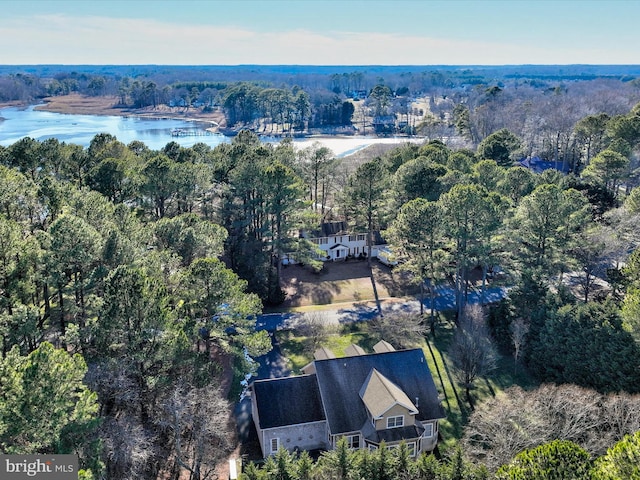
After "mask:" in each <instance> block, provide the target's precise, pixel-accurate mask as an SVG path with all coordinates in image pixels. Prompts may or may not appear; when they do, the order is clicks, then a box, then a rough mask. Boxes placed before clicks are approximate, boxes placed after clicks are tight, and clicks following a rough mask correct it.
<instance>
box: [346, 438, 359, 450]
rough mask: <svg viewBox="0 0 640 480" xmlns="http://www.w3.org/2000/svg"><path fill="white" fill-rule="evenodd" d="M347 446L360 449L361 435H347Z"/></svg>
mask: <svg viewBox="0 0 640 480" xmlns="http://www.w3.org/2000/svg"><path fill="white" fill-rule="evenodd" d="M347 446H348V447H349V448H351V449H354V450H357V449H358V448H360V435H347Z"/></svg>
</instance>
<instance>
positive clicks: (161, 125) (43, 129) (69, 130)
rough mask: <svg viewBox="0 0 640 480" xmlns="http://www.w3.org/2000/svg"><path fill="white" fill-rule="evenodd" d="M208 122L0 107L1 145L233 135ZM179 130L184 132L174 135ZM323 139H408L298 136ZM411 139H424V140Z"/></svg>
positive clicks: (340, 144) (160, 141)
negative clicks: (103, 136)
mask: <svg viewBox="0 0 640 480" xmlns="http://www.w3.org/2000/svg"><path fill="white" fill-rule="evenodd" d="M209 126H210V124H209V123H206V122H187V121H184V120H174V119H168V118H162V119H155V118H139V117H121V116H116V115H113V116H107V115H77V114H62V113H53V112H46V111H42V110H34V107H33V106H31V107H27V108H16V107H10V108H3V109H0V145H3V146H8V145H12V144H13V143H15V142H17V141H18V140H20V139H21V138H24V137H31V138H33V139H35V140H38V141H43V140H46V139H47V138H57V139H58V140H59V141H61V142H66V143H74V144H77V145H82V146H83V147H87V146H89V143H90V142H91V140H92V139H93V137H95V136H96V135H97V134H99V133H109V134H111V135H113V136H115V137H116V138H117V139H118V140H119V141H121V142H122V143H124V144H128V143H130V142H132V141H134V140H139V141H141V142H143V143H144V144H145V145H147V146H148V147H149V148H151V149H152V150H160V149H162V148H163V147H164V146H165V145H166V144H167V143H169V142H177V143H178V144H180V145H182V146H184V147H191V146H193V145H194V144H196V143H205V144H207V145H209V146H211V147H215V146H216V145H219V144H220V143H223V142H230V141H231V138H229V137H225V136H223V135H220V134H210V133H209V132H207V131H206V128H208V127H209ZM172 132H180V133H181V135H179V136H175V135H172ZM263 141H265V142H270V143H274V142H277V140H276V139H273V138H269V137H264V138H263ZM316 141H318V142H320V143H321V144H323V145H325V146H326V147H328V148H330V149H331V150H332V151H333V153H334V154H335V155H336V156H339V157H344V156H347V155H350V154H352V153H354V152H356V151H358V150H361V149H363V148H365V147H367V146H369V145H372V144H375V143H394V144H396V143H397V144H399V143H404V142H407V141H409V140H408V139H407V138H376V137H331V136H327V137H319V138H303V139H295V140H294V143H295V145H297V146H298V147H299V148H305V147H307V146H309V145H311V144H312V143H313V142H316ZM411 141H416V142H422V140H421V139H411Z"/></svg>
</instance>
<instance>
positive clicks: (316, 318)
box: [296, 311, 337, 353]
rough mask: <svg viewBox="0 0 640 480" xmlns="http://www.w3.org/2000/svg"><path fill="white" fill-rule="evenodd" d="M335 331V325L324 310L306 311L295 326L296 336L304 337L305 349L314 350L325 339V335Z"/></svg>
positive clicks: (308, 351)
mask: <svg viewBox="0 0 640 480" xmlns="http://www.w3.org/2000/svg"><path fill="white" fill-rule="evenodd" d="M336 331H337V325H336V324H333V323H332V322H331V319H330V318H329V316H328V315H327V313H326V312H322V311H317V312H307V313H305V314H304V316H303V317H302V319H301V321H300V323H299V324H298V325H297V326H296V333H297V335H298V336H301V337H306V341H305V350H306V351H307V353H313V352H315V351H316V350H317V349H318V348H320V346H321V345H322V344H323V343H324V342H325V341H326V340H327V337H328V336H329V335H331V334H332V333H335V332H336Z"/></svg>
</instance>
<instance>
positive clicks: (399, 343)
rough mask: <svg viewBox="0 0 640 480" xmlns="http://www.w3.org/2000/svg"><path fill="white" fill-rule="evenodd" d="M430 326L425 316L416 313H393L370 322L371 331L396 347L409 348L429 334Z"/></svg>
mask: <svg viewBox="0 0 640 480" xmlns="http://www.w3.org/2000/svg"><path fill="white" fill-rule="evenodd" d="M427 331H428V327H427V326H426V325H425V323H424V321H423V318H422V317H420V316H419V315H416V314H415V313H404V312H398V313H392V314H388V315H385V316H384V317H376V318H375V319H374V320H372V321H371V322H370V323H369V332H370V333H371V334H373V335H374V336H375V337H377V338H379V339H380V340H385V341H386V342H389V343H390V344H391V345H393V346H394V347H396V348H407V347H412V346H415V345H417V344H419V343H420V342H421V341H422V340H423V339H424V336H425V335H426V334H427Z"/></svg>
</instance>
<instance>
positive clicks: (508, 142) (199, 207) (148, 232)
mask: <svg viewBox="0 0 640 480" xmlns="http://www.w3.org/2000/svg"><path fill="white" fill-rule="evenodd" d="M327 68H328V67H327ZM357 73H362V72H356V75H351V74H347V75H343V74H339V75H338V74H333V73H328V74H325V75H321V74H316V75H315V76H314V75H311V76H309V77H308V78H307V77H306V76H305V75H303V74H302V73H301V74H300V75H298V76H294V79H293V80H292V83H291V84H284V83H281V84H280V86H278V87H274V86H273V85H268V84H266V83H264V84H262V86H260V85H255V84H254V83H251V82H252V81H253V79H251V78H243V79H237V82H236V79H235V78H234V79H232V80H229V82H228V83H227V82H225V83H224V86H223V85H222V84H220V85H217V84H214V82H216V81H217V80H214V79H213V78H214V77H213V76H212V77H211V78H212V80H211V82H209V80H206V81H204V80H201V81H200V83H197V84H194V85H191V84H188V83H186V82H188V81H191V80H189V79H187V80H185V79H180V81H181V82H183V83H182V84H177V83H171V84H169V83H167V84H166V85H167V86H169V90H170V91H171V92H174V90H175V91H177V90H180V89H184V90H185V91H187V92H193V89H194V88H195V89H196V90H198V92H200V93H202V92H203V91H204V90H206V88H209V89H212V90H216V91H217V94H220V95H221V96H220V98H219V99H218V100H214V103H219V105H221V106H222V108H224V109H226V110H225V114H226V115H227V116H228V115H232V114H233V115H236V116H238V118H236V120H237V121H238V122H240V123H241V124H243V125H244V126H247V125H249V124H250V123H251V122H253V121H254V120H255V118H258V117H260V118H263V117H261V116H262V115H263V114H262V113H260V114H257V113H256V114H255V115H256V116H254V115H253V114H252V115H249V117H247V118H246V119H243V118H241V117H242V114H243V110H242V109H236V111H235V113H232V110H233V109H232V108H231V107H230V106H229V105H231V104H229V105H228V106H227V107H225V106H224V104H225V100H224V99H225V98H226V99H227V100H228V99H229V98H231V97H230V95H232V94H231V93H230V92H233V91H237V89H242V88H245V87H246V88H249V86H251V88H258V89H260V88H263V89H272V88H275V89H276V90H277V89H280V90H282V91H285V90H286V91H287V92H290V93H291V95H293V92H294V90H295V89H294V87H295V86H296V85H297V86H298V87H299V89H298V90H297V97H293V98H300V97H303V98H304V96H303V94H302V92H307V95H308V97H309V102H310V105H311V107H310V110H309V111H308V114H307V115H309V117H304V118H305V120H303V123H304V129H307V128H309V126H308V125H309V121H310V120H309V118H310V116H312V115H313V111H314V108H317V106H318V104H316V103H315V101H314V100H313V99H314V98H316V95H320V94H319V93H318V92H320V91H322V92H325V93H326V92H331V95H332V97H331V98H337V99H338V100H337V102H338V103H336V105H338V104H339V105H343V104H344V102H347V103H349V104H353V103H354V99H353V98H352V97H351V98H349V97H348V96H347V94H346V93H345V92H347V93H348V92H350V91H352V90H361V89H362V90H365V91H366V95H367V100H366V101H367V102H371V105H372V108H374V109H375V108H376V105H378V106H379V107H380V108H383V107H384V108H386V109H389V111H392V109H393V108H395V107H393V105H396V103H395V102H396V101H398V100H399V99H400V98H401V97H403V95H407V96H413V95H421V96H424V97H425V98H428V99H429V102H428V104H429V116H428V118H430V120H428V121H427V120H425V121H424V122H423V124H422V125H417V127H420V128H419V129H418V128H417V131H416V132H415V133H416V134H417V133H420V134H421V135H424V136H425V140H424V142H423V143H421V144H414V143H406V144H401V145H400V146H398V147H395V148H393V149H390V150H388V151H386V152H379V151H377V150H374V152H376V153H375V154H374V155H372V156H371V158H367V157H366V155H364V156H360V157H358V159H357V160H356V159H352V158H350V157H344V158H336V157H335V156H334V155H333V154H332V152H331V151H330V150H328V149H327V148H325V147H323V146H322V145H321V144H319V143H318V144H315V145H313V146H312V147H309V148H305V149H302V150H300V149H296V148H295V145H294V143H293V142H292V141H291V140H290V139H287V138H285V139H283V140H282V141H281V142H280V143H278V144H268V143H264V142H262V141H261V140H260V137H259V135H258V134H257V133H256V132H252V131H250V130H247V129H241V130H240V131H239V133H238V134H237V135H236V136H235V137H234V138H233V139H232V141H231V142H230V143H228V144H227V143H225V144H221V145H219V146H217V147H215V148H211V147H208V146H207V145H204V144H196V145H194V146H193V147H181V146H180V145H178V144H177V143H175V142H171V143H168V144H167V145H166V146H165V147H164V148H162V149H161V150H151V149H149V148H148V147H147V146H145V145H144V144H143V143H141V142H138V141H134V142H132V143H130V144H127V145H125V144H123V143H121V142H119V141H118V139H117V138H116V137H113V136H111V135H108V134H100V133H98V134H96V135H95V137H94V139H93V140H92V142H91V144H90V145H89V146H88V147H86V148H84V147H82V146H79V145H72V144H65V143H64V142H59V141H58V140H56V139H46V140H36V139H31V138H24V139H22V140H20V141H18V142H16V143H14V144H13V145H10V146H7V147H0V347H1V352H2V355H1V359H0V385H1V386H2V387H1V389H0V452H3V453H25V454H28V453H54V452H55V453H71V452H73V453H77V454H78V455H79V458H80V464H81V468H82V471H81V478H85V479H89V478H96V479H97V478H108V479H118V478H175V479H178V478H191V479H194V480H195V479H206V478H215V475H216V467H217V466H218V465H219V464H220V463H223V462H225V461H226V459H227V456H228V454H229V453H230V452H231V451H232V450H234V448H235V447H236V445H235V440H234V435H233V430H234V427H233V424H232V423H231V422H230V419H229V412H230V409H231V407H232V404H234V403H235V402H236V401H237V400H238V399H237V396H236V395H237V388H234V386H233V385H232V384H235V383H236V382H237V381H238V380H239V379H240V378H243V377H244V375H245V374H247V373H250V372H251V371H252V369H253V368H255V365H254V364H253V363H252V361H251V359H252V358H256V357H258V356H260V355H261V354H264V353H265V352H266V351H268V350H269V349H270V348H271V340H270V338H269V336H268V335H267V333H266V332H265V331H257V330H256V328H255V326H256V318H257V316H258V315H259V314H260V313H261V312H262V311H263V309H264V308H265V307H271V308H272V307H274V306H276V307H277V305H279V304H281V303H282V301H283V300H284V298H285V297H284V295H285V292H284V291H283V290H282V288H281V284H280V276H281V274H282V262H281V261H280V260H281V258H282V257H283V256H284V255H285V254H293V255H295V257H296V258H298V259H301V260H303V261H304V263H305V264H307V265H309V268H320V267H321V265H320V264H318V262H317V261H315V260H314V254H315V250H314V245H313V244H311V243H310V242H308V241H307V240H305V239H304V238H300V237H299V236H298V235H292V232H299V231H300V230H309V229H313V228H314V226H317V225H318V224H319V223H320V222H321V221H327V220H344V221H346V222H348V224H349V225H350V227H351V228H352V229H353V230H354V231H357V232H369V231H373V230H380V231H382V232H383V233H384V235H385V237H386V238H387V239H388V241H389V242H390V244H391V245H393V246H394V247H395V248H397V249H398V251H399V252H400V253H401V255H402V257H403V259H404V263H403V266H402V268H403V269H405V270H406V271H407V272H410V273H411V275H413V277H414V279H415V281H416V283H419V284H420V285H425V282H426V283H427V284H428V285H429V286H437V285H445V284H446V285H450V286H452V287H453V288H454V290H455V292H456V310H455V311H452V312H448V313H447V314H446V315H444V316H443V315H435V314H434V313H433V311H431V312H429V313H426V314H425V315H424V316H421V317H416V318H411V319H408V320H407V319H400V318H398V319H391V321H392V322H393V321H395V322H397V323H396V324H393V323H392V324H391V329H392V330H393V329H394V325H395V326H399V325H400V323H401V322H409V323H413V324H414V326H416V325H417V326H420V327H421V328H414V329H413V333H412V334H408V336H407V338H405V339H404V340H403V341H404V342H405V343H407V344H410V343H412V342H415V343H416V344H420V342H424V340H425V337H426V339H427V340H429V341H435V340H436V339H438V338H442V335H443V334H444V332H445V327H447V325H448V327H447V328H449V329H450V331H451V342H450V344H449V345H448V349H447V351H446V352H445V353H446V355H447V360H448V362H449V364H450V366H451V368H452V370H454V373H455V376H456V379H457V384H458V387H459V389H460V391H461V392H464V395H461V399H460V402H461V403H464V405H466V406H465V410H466V411H467V413H468V415H467V416H466V421H464V422H461V423H460V424H459V427H460V428H459V429H458V430H457V431H455V432H454V431H453V430H451V432H452V436H451V438H448V439H445V440H447V442H445V443H444V444H443V446H442V449H441V451H439V452H438V455H431V456H422V457H420V458H418V459H415V460H414V459H410V458H409V457H408V452H407V451H406V449H404V448H402V447H401V448H398V449H395V450H394V451H387V450H385V449H379V450H378V451H376V452H375V453H374V452H367V451H358V452H352V451H350V450H348V448H346V445H344V444H343V445H342V446H341V447H339V448H338V449H336V450H334V451H331V452H326V453H325V454H323V455H322V456H321V457H320V458H319V459H318V460H317V461H313V460H312V459H311V458H310V457H309V456H308V455H306V454H301V455H299V456H295V457H294V456H292V455H290V454H289V453H288V452H286V451H284V450H282V451H281V452H279V453H278V455H277V456H275V457H274V458H270V459H268V460H267V461H266V462H265V463H264V465H262V466H258V465H255V464H249V465H248V466H247V467H246V469H245V472H244V473H243V478H248V479H253V478H256V479H259V478H269V479H270V478H278V479H281V478H282V479H284V478H291V479H293V478H301V479H302V478H305V479H306V478H317V479H324V478H341V479H346V478H368V479H396V478H406V479H413V478H415V479H449V478H451V479H465V478H466V479H474V478H509V479H517V478H563V479H564V478H585V479H586V478H612V479H613V478H616V479H617V478H620V479H626V478H637V477H638V475H639V474H640V473H639V472H638V464H639V461H640V437H639V434H638V433H637V432H639V431H640V253H639V251H638V250H637V246H638V242H639V240H640V231H639V230H638V228H639V225H640V221H639V220H640V218H639V215H640V188H638V187H637V185H638V166H639V165H638V153H639V147H640V103H639V102H640V83H639V82H638V81H636V80H635V79H634V78H633V77H632V76H631V77H624V78H623V76H622V75H618V76H615V75H609V76H598V75H595V74H594V75H593V76H589V77H588V78H585V79H582V80H576V79H575V78H561V77H558V76H551V75H547V76H545V77H543V78H538V77H537V76H536V75H533V74H532V75H531V76H530V78H529V77H521V76H509V75H506V74H504V72H503V75H502V76H501V77H500V79H497V80H496V79H495V78H490V79H489V78H486V77H482V78H478V81H477V83H476V82H475V81H473V82H471V81H470V80H469V78H470V77H471V76H472V74H473V72H472V71H469V72H468V73H461V72H453V73H451V72H447V71H442V72H439V73H440V76H439V75H435V73H434V74H425V75H423V74H418V73H416V72H414V73H412V74H411V75H405V76H403V75H402V74H401V73H389V74H388V77H385V78H382V77H381V75H382V73H381V72H375V75H370V74H365V73H362V77H360V76H358V75H357ZM383 73H384V72H383ZM484 74H486V72H485V73H484ZM42 75H43V76H42V77H40V76H38V75H37V74H35V73H26V74H20V75H17V74H10V75H7V76H4V77H2V78H0V95H1V96H2V98H3V100H7V101H8V100H21V101H27V102H31V101H37V100H38V99H39V98H42V97H43V96H47V95H51V94H64V93H67V91H66V90H65V88H67V87H62V88H63V89H62V90H61V91H56V90H55V89H57V88H58V85H61V86H62V85H64V84H65V80H69V82H67V84H68V87H69V89H71V90H73V89H74V88H75V89H77V91H78V92H81V93H84V94H87V95H91V94H95V95H103V94H106V93H107V92H109V93H110V94H113V95H116V96H117V95H119V93H118V90H117V89H118V88H120V87H121V86H122V85H123V84H124V83H126V80H124V78H122V79H120V80H116V77H115V76H114V77H109V78H108V79H107V80H105V83H104V84H103V85H102V86H100V81H99V80H97V77H100V76H104V74H102V73H100V74H95V75H94V74H90V73H85V72H82V73H78V72H76V73H73V72H69V73H63V74H58V75H57V78H53V77H47V76H46V73H42ZM272 75H275V74H272ZM278 75H281V74H278ZM287 75H290V74H287ZM571 75H574V73H573V72H571ZM477 76H478V77H479V75H477ZM416 77H419V78H420V79H421V81H424V82H423V83H422V84H420V82H417V81H416ZM463 77H464V78H465V81H464V82H463V81H462V79H463ZM161 78H162V76H161V75H160V73H158V76H157V77H155V78H154V79H149V80H140V79H137V80H133V83H131V84H130V85H132V86H133V85H134V84H135V82H136V81H137V82H139V85H142V83H140V82H143V83H144V82H152V81H153V83H154V84H155V88H160V89H161V90H162V89H164V86H162V87H159V86H160V85H162V83H161V82H160V79H161ZM207 78H208V77H207ZM280 78H281V77H280ZM455 78H457V79H458V80H457V83H456V82H453V80H452V79H455ZM303 79H304V80H305V81H304V82H303ZM402 79H403V80H402ZM54 80H55V81H54ZM93 80H95V82H93V87H89V85H90V84H91V83H92V81H93ZM176 81H177V80H176ZM262 81H265V82H266V80H264V79H263V80H262ZM74 82H75V83H74ZM207 82H209V83H207ZM294 82H295V83H294ZM358 82H362V83H361V84H360V83H358ZM368 82H370V83H368ZM402 82H404V83H402ZM314 83H315V85H316V88H317V90H316V91H314V90H313V84H314ZM205 85H207V86H206V87H205V88H203V89H202V91H201V89H200V87H201V86H202V87H204V86H205ZM147 86H148V84H147ZM218 86H220V87H222V86H223V88H220V89H218ZM382 86H386V87H387V88H386V89H385V88H381V87H382ZM9 87H11V88H14V90H11V88H9ZM359 87H362V88H359ZM377 87H380V88H377ZM376 88H377V90H378V91H384V92H385V95H386V97H387V100H388V104H387V100H384V102H383V101H382V97H378V98H377V99H376V98H375V97H376V95H374V94H373V92H374V91H375V90H376ZM404 88H406V89H407V90H406V91H405V90H403V89H404ZM51 89H54V90H51ZM92 89H93V90H94V91H93V92H92V91H91V90H92ZM143 89H144V87H143ZM234 89H236V90H234ZM262 91H264V90H262ZM223 92H225V93H223ZM123 93H124V92H123ZM193 93H194V94H195V92H193ZM131 95H132V94H131V92H126V98H123V99H124V100H125V101H127V102H130V101H135V100H134V99H133V97H132V96H131ZM154 95H155V93H154ZM172 95H173V93H172ZM258 96H260V94H259V93H258ZM214 98H217V97H214ZM361 101H364V100H361ZM375 102H378V104H376V103H375ZM356 103H357V102H356ZM235 105H240V103H238V104H235ZM202 108H205V107H202ZM315 111H316V112H317V110H315ZM272 115H273V114H272V113H269V116H270V117H271V116H272ZM282 118H285V117H282ZM298 118H299V117H298ZM289 120H290V119H288V117H286V119H285V120H282V122H283V124H284V123H290V124H291V125H292V128H294V127H293V125H295V121H291V122H289ZM236 123H237V122H236ZM276 123H277V122H276ZM534 157H539V158H540V159H543V160H546V161H552V163H553V164H554V166H555V167H556V168H545V169H544V171H541V172H534V171H532V170H531V169H529V168H525V167H524V166H522V164H521V163H520V161H521V160H522V159H531V158H534ZM472 272H476V273H477V272H479V273H480V278H481V280H480V283H479V285H480V288H481V289H483V290H484V289H485V287H486V286H487V284H488V283H489V282H492V283H493V284H497V283H501V284H502V285H505V286H507V287H508V288H509V295H508V297H507V298H506V299H504V300H502V301H501V302H499V303H497V304H492V305H488V306H483V307H480V308H474V307H472V306H470V305H468V302H467V298H468V293H469V290H470V287H471V284H472V278H471V274H472ZM603 285H604V286H603ZM424 290H425V291H424V293H423V295H424V296H425V303H426V305H428V304H429V299H428V298H426V297H430V298H431V299H433V295H434V291H435V289H434V288H425V289H424ZM427 310H428V309H427ZM443 317H445V318H443ZM374 326H375V325H372V326H371V329H372V332H373V329H374ZM377 328H381V326H380V325H377ZM387 328H388V326H387ZM396 330H398V328H396ZM415 332H418V338H416V336H415ZM498 357H501V358H509V359H510V362H509V370H513V369H515V370H516V371H520V372H526V375H527V378H529V379H530V382H528V383H527V384H525V385H521V386H519V384H518V383H517V381H514V382H512V384H511V385H509V386H508V388H505V389H504V390H503V391H501V392H497V393H496V394H495V396H492V395H489V396H487V397H480V395H479V393H478V392H479V390H478V389H479V384H481V383H482V382H483V381H484V380H485V379H486V378H487V377H488V376H490V375H491V374H492V372H495V371H496V369H498V368H499V366H498V365H497V363H496V358H498ZM428 358H430V357H428ZM518 378H520V377H518ZM230 392H233V394H230ZM550 470H551V471H553V472H555V473H553V474H552V473H549V471H550ZM185 475H186V477H185ZM554 475H555V476H554Z"/></svg>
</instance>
